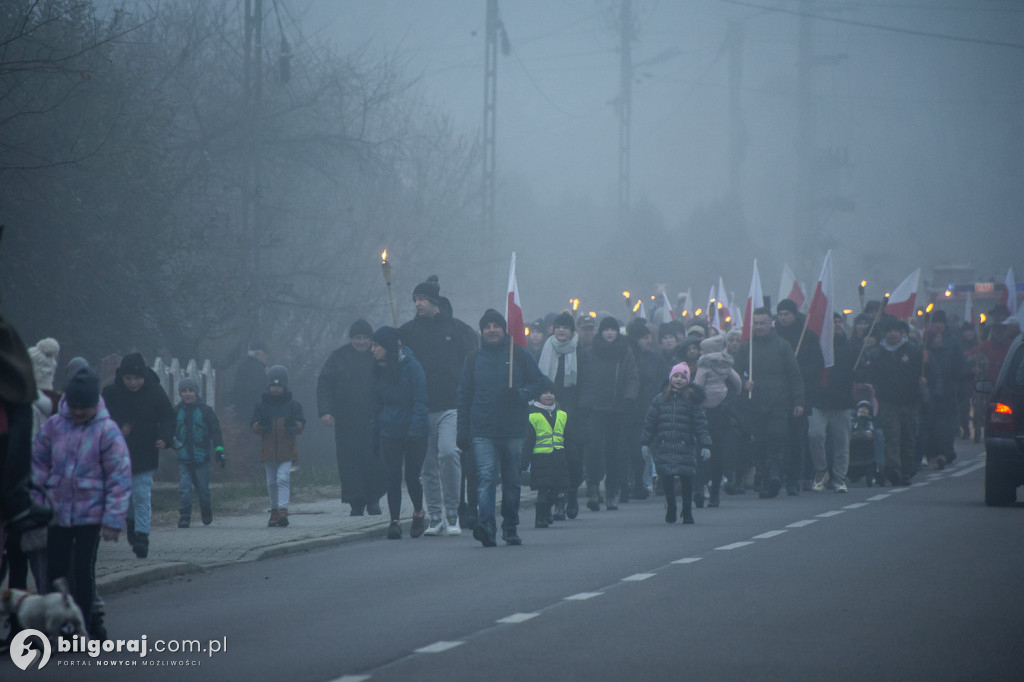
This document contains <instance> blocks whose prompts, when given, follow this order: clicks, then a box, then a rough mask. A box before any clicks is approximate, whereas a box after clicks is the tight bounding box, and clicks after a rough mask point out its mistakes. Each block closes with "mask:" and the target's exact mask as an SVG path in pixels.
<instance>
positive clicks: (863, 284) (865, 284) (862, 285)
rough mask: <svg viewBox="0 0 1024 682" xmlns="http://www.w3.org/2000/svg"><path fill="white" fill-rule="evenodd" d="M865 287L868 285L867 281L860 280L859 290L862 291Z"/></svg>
mask: <svg viewBox="0 0 1024 682" xmlns="http://www.w3.org/2000/svg"><path fill="white" fill-rule="evenodd" d="M867 285H868V281H867V280H866V279H862V280H861V281H860V288H861V289H863V288H864V287H866V286H867Z"/></svg>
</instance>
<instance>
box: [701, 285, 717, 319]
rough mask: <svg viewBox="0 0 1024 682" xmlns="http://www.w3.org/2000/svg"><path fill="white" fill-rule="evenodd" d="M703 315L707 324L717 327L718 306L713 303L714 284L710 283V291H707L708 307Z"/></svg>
mask: <svg viewBox="0 0 1024 682" xmlns="http://www.w3.org/2000/svg"><path fill="white" fill-rule="evenodd" d="M704 315H705V316H706V317H707V319H708V326H709V327H714V328H715V329H718V326H719V322H718V306H716V305H715V285H714V284H712V285H711V291H709V292H708V307H707V309H706V310H705V311H704Z"/></svg>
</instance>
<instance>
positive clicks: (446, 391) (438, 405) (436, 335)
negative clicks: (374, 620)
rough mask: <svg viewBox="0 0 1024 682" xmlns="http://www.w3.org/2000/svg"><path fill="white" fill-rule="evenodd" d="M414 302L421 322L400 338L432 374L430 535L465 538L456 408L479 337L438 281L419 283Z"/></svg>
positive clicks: (426, 489)
mask: <svg viewBox="0 0 1024 682" xmlns="http://www.w3.org/2000/svg"><path fill="white" fill-rule="evenodd" d="M412 300H413V303H414V304H415V305H416V317H414V318H413V319H411V320H409V321H408V322H406V323H405V324H403V325H402V327H401V329H399V333H400V334H401V336H402V344H403V345H404V346H405V347H406V348H409V349H410V350H412V352H413V353H415V354H416V359H417V360H419V362H420V365H422V366H423V371H424V373H425V374H426V375H427V407H428V408H429V410H430V433H429V436H428V437H427V454H426V457H425V458H424V460H423V468H422V469H421V472H420V480H421V482H422V483H423V496H424V498H425V500H426V504H427V514H428V516H429V519H428V520H427V530H426V532H425V533H424V535H460V534H461V533H462V528H461V526H460V525H459V502H460V487H461V485H462V460H461V458H460V453H459V447H458V445H457V444H456V442H455V441H456V438H455V437H456V408H457V407H458V386H459V374H460V372H461V371H462V363H463V362H464V361H465V359H466V356H467V355H469V354H470V353H471V352H472V351H473V350H474V349H475V348H476V333H474V331H473V329H472V328H471V327H470V326H469V325H467V324H466V323H465V322H462V321H461V320H457V319H456V318H454V317H453V316H452V309H451V304H450V303H449V302H448V301H447V299H444V298H443V297H442V296H441V287H440V284H439V283H438V281H437V277H436V276H433V275H431V276H430V277H428V278H427V281H426V282H421V283H420V284H417V285H416V288H415V289H413V292H412Z"/></svg>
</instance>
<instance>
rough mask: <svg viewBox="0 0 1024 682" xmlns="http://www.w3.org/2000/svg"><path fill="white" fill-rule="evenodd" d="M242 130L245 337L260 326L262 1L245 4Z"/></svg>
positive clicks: (261, 262) (261, 282) (247, 0)
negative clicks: (247, 260) (247, 258)
mask: <svg viewBox="0 0 1024 682" xmlns="http://www.w3.org/2000/svg"><path fill="white" fill-rule="evenodd" d="M244 89H245V98H244V101H245V107H246V111H245V123H246V125H245V129H246V138H247V139H246V146H247V149H246V155H245V159H246V169H245V187H244V188H243V190H242V220H243V224H244V230H245V233H246V236H247V240H248V242H249V244H250V245H251V246H250V248H251V249H252V258H251V263H252V271H251V273H250V279H249V287H248V289H249V297H250V302H249V313H250V316H251V319H250V320H249V322H250V330H249V333H250V334H251V335H252V336H258V335H259V333H260V328H261V325H262V322H263V303H264V297H263V268H262V266H263V259H262V253H261V251H262V248H263V230H262V229H261V226H260V220H261V217H262V215H261V213H262V212H261V210H260V203H261V194H262V191H263V190H262V184H263V164H262V151H261V141H262V134H261V118H262V105H263V0H245V74H244Z"/></svg>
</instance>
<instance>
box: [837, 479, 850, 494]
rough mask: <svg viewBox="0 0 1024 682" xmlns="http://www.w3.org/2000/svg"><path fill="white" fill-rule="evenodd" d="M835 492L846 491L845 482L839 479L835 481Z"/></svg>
mask: <svg viewBox="0 0 1024 682" xmlns="http://www.w3.org/2000/svg"><path fill="white" fill-rule="evenodd" d="M836 492H837V493H845V492H847V491H846V482H845V481H840V482H839V483H836Z"/></svg>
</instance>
